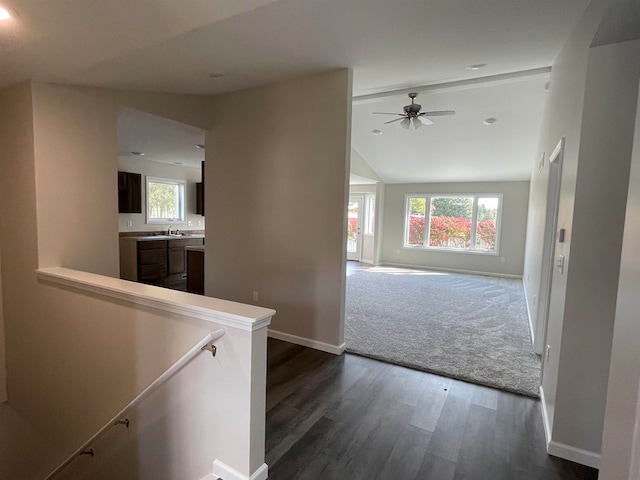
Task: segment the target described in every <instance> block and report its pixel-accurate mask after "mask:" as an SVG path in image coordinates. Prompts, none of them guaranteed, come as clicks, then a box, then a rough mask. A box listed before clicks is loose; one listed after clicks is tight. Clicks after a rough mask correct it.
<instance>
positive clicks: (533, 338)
mask: <svg viewBox="0 0 640 480" xmlns="http://www.w3.org/2000/svg"><path fill="white" fill-rule="evenodd" d="M522 290H523V291H524V303H525V305H526V306H527V318H528V319H529V334H530V335H531V346H532V347H533V348H534V351H535V345H536V333H535V328H533V318H532V317H531V310H529V296H528V295H527V285H526V284H525V281H524V278H523V279H522ZM536 353H537V354H538V355H540V353H539V352H536Z"/></svg>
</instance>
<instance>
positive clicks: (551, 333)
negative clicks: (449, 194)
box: [524, 0, 638, 466]
mask: <svg viewBox="0 0 640 480" xmlns="http://www.w3.org/2000/svg"><path fill="white" fill-rule="evenodd" d="M608 3H609V2H608V1H600V0H596V1H593V2H591V4H590V5H589V7H588V8H587V11H586V13H585V15H584V17H583V19H582V20H581V22H580V24H579V25H578V27H577V29H576V30H575V32H574V33H573V35H572V36H571V38H570V39H569V41H568V42H567V44H566V45H565V46H564V48H563V50H562V51H561V53H560V55H559V56H558V58H557V59H556V62H555V63H554V65H553V70H552V75H551V93H550V97H549V100H548V105H547V110H546V113H545V118H544V121H543V132H542V136H541V143H540V152H539V153H542V152H543V151H544V152H546V156H547V157H548V155H549V153H550V152H551V151H552V150H553V148H554V147H555V146H556V144H557V143H558V141H559V140H560V139H561V138H565V152H564V163H563V171H562V182H561V192H560V204H559V213H558V228H559V229H560V228H564V229H565V232H566V233H565V242H564V243H556V256H558V255H563V256H564V257H565V270H564V273H560V271H559V270H558V269H555V270H554V273H553V278H552V288H551V297H550V312H549V323H548V329H547V338H546V344H547V345H548V346H549V349H550V354H549V356H548V358H547V359H546V360H545V361H544V362H543V376H542V390H543V401H544V404H543V411H544V413H545V428H546V434H547V441H548V442H549V445H548V449H549V452H550V453H553V454H555V455H558V456H563V457H565V458H569V459H572V460H574V461H579V462H582V463H586V464H590V465H593V466H596V465H597V464H598V461H599V453H600V447H601V438H602V426H603V420H604V406H605V398H606V390H607V377H608V370H609V362H610V352H611V350H610V349H611V335H612V330H613V318H614V313H615V298H616V289H617V281H618V269H619V264H620V249H621V240H622V226H623V222H624V210H625V202H626V192H627V182H628V172H629V162H630V155H631V145H632V135H633V124H634V121H635V106H636V95H637V83H638V65H637V58H638V57H637V56H638V52H637V50H636V47H635V46H632V45H630V44H627V45H618V46H616V45H613V46H609V47H598V48H593V49H590V44H591V41H592V39H593V36H594V34H595V32H596V30H597V29H598V25H599V23H600V20H601V18H602V16H603V13H604V11H605V9H606V7H607V5H608ZM547 183H548V170H546V169H545V171H544V172H543V174H538V173H534V175H533V177H532V187H531V202H530V210H529V229H528V238H527V253H526V260H525V275H524V278H525V285H526V288H527V294H528V295H527V297H528V300H529V302H532V300H533V296H534V295H538V294H539V289H540V274H541V258H542V251H541V250H542V245H543V234H544V220H545V218H544V215H545V211H546V190H547ZM529 307H530V309H531V310H535V309H534V308H533V307H534V306H533V305H532V303H530V305H529Z"/></svg>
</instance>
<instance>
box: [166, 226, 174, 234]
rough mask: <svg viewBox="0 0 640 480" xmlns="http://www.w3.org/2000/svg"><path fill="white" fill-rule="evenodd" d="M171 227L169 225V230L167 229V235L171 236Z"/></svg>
mask: <svg viewBox="0 0 640 480" xmlns="http://www.w3.org/2000/svg"><path fill="white" fill-rule="evenodd" d="M172 228H173V227H172V226H171V225H169V228H168V229H167V235H171V234H172V233H173V232H172V231H171V229H172Z"/></svg>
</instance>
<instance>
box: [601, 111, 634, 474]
mask: <svg viewBox="0 0 640 480" xmlns="http://www.w3.org/2000/svg"><path fill="white" fill-rule="evenodd" d="M639 238H640V99H639V102H638V104H637V108H636V122H635V134H634V142H633V156H632V163H631V174H630V177H629V193H628V197H627V209H626V217H625V227H624V239H623V243H622V257H621V262H620V281H619V284H618V299H617V307H616V317H615V327H614V332H613V346H612V352H611V367H610V373H609V386H608V390H607V392H608V393H607V406H606V415H605V424H604V432H603V440H602V463H601V465H600V477H599V478H600V479H601V480H616V479H620V478H627V475H629V471H630V469H631V465H632V452H633V449H635V452H636V453H635V454H636V458H635V464H634V467H635V470H634V474H635V475H629V478H637V475H638V474H639V473H640V472H639V471H638V467H640V464H639V463H640V458H638V457H637V455H638V449H639V448H640V444H639V443H638V442H639V441H640V438H638V436H639V435H640V431H638V430H637V428H638V427H637V425H638V422H639V421H640V419H639V418H637V416H636V415H637V412H638V403H639V401H640V398H638V392H639V387H640V385H639V380H640V349H639V348H638V345H640V326H639V325H638V312H639V311H640V296H638V292H640V251H639V250H638V239H639ZM634 419H635V421H634ZM634 427H635V429H636V431H635V432H634ZM634 433H635V439H634Z"/></svg>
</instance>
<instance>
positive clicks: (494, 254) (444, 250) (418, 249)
mask: <svg viewBox="0 0 640 480" xmlns="http://www.w3.org/2000/svg"><path fill="white" fill-rule="evenodd" d="M402 250H409V251H412V252H430V253H434V252H437V253H463V254H471V255H486V256H490V257H498V256H500V252H483V251H480V250H462V249H457V248H433V247H431V248H429V247H408V246H406V245H405V246H404V247H402Z"/></svg>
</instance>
